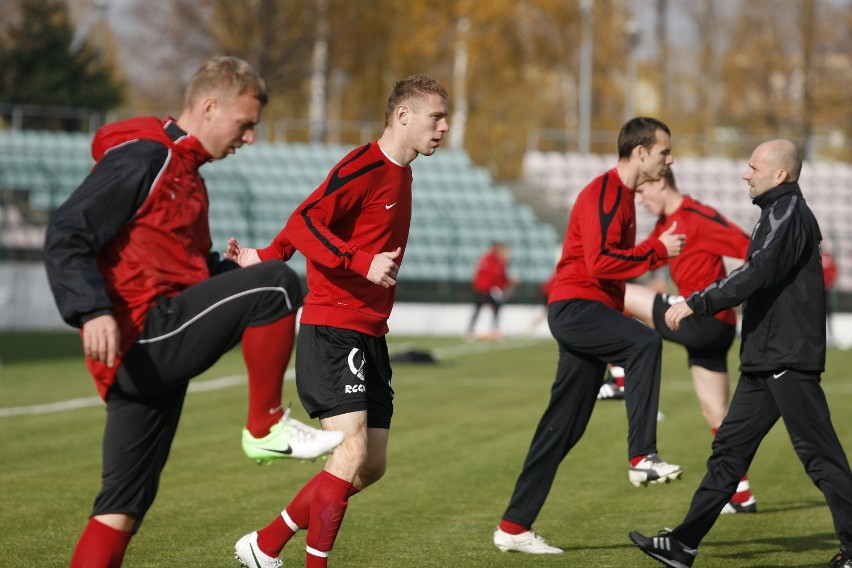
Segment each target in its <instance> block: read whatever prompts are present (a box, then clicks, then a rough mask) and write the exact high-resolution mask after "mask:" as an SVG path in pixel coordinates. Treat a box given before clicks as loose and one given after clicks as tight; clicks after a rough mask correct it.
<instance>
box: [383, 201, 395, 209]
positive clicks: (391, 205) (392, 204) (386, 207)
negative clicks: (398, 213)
mask: <svg viewBox="0 0 852 568" xmlns="http://www.w3.org/2000/svg"><path fill="white" fill-rule="evenodd" d="M394 205H396V202H394V203H391V204H390V205H385V209H390V208H391V207H393V206H394Z"/></svg>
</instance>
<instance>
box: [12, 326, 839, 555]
mask: <svg viewBox="0 0 852 568" xmlns="http://www.w3.org/2000/svg"><path fill="white" fill-rule="evenodd" d="M389 341H390V345H391V351H392V352H393V351H394V350H401V349H405V348H408V347H416V348H419V349H429V350H432V351H433V352H434V353H435V354H436V355H437V357H438V359H439V362H438V364H435V365H424V364H397V365H396V366H395V371H394V388H395V390H396V415H395V417H394V423H393V427H392V429H391V437H390V451H389V461H390V465H389V469H388V473H387V475H386V477H385V478H384V479H383V480H382V481H381V482H380V483H378V484H377V485H375V486H374V487H371V488H370V489H368V490H367V491H365V492H364V493H363V494H360V495H358V496H356V497H354V498H353V499H352V501H350V506H349V509H348V511H347V514H346V519H345V522H344V525H343V530H342V531H341V534H340V536H339V538H338V539H337V544H336V546H335V549H334V552H333V554H332V557H331V564H332V565H334V566H341V567H342V566H345V567H382V568H384V567H400V568H402V567H405V568H408V567H441V568H446V567H460V566H465V567H489V568H490V567H498V568H499V567H517V568H523V567H532V566H618V567H625V566H629V567H633V566H638V567H640V568H641V567H642V566H649V567H650V566H654V563H653V562H652V561H651V560H650V559H647V558H645V557H644V556H643V555H642V554H641V553H640V552H639V551H638V550H637V549H636V548H635V547H634V546H633V545H632V544H631V542H630V541H629V539H628V538H627V533H628V532H629V531H630V530H633V529H638V530H641V531H643V532H645V533H646V534H647V533H650V532H654V531H656V530H657V529H659V528H661V527H663V526H673V525H675V524H677V523H678V522H679V521H680V519H681V518H682V516H683V514H684V513H685V512H686V508H687V506H688V503H689V500H690V498H691V496H692V492H693V490H694V489H695V487H696V486H697V484H698V482H699V481H700V479H701V477H702V476H703V464H704V462H705V460H706V458H707V457H708V455H709V448H710V433H709V432H708V431H707V428H706V426H705V425H704V422H703V420H702V419H701V416H700V413H699V410H698V405H697V403H696V401H695V396H694V394H693V391H692V386H691V382H690V381H689V376H688V372H687V369H686V366H685V355H684V352H683V350H682V349H681V348H680V347H677V346H673V345H669V344H667V345H666V348H665V351H664V356H665V360H664V364H663V389H662V400H661V410H662V411H663V412H664V413H665V418H664V420H663V421H662V422H661V423H660V427H659V433H658V441H659V448H660V452H661V454H662V455H663V457H665V458H666V459H668V460H670V461H672V462H675V463H680V464H682V465H684V466H685V467H686V472H685V475H684V479H683V480H682V481H679V482H676V483H673V484H669V485H666V486H662V487H648V488H642V489H636V488H634V487H633V486H632V485H630V484H629V483H628V481H627V462H626V417H625V412H624V405H623V403H620V402H611V401H605V402H601V403H599V404H598V406H597V407H596V409H595V414H594V416H593V417H592V421H591V424H590V425H589V429H588V431H587V432H586V435H585V437H584V438H583V440H581V442H580V443H579V444H578V446H577V447H576V448H575V449H574V450H573V451H572V452H571V453H570V454H569V456H568V458H567V459H566V460H565V461H564V462H563V464H562V467H561V469H560V471H559V475H558V477H557V479H556V483H555V486H554V489H553V491H552V493H551V495H550V498H549V499H548V502H547V504H546V505H545V508H544V510H543V511H542V513H541V515H540V517H539V519H538V521H537V522H536V524H535V529H536V530H537V531H538V532H539V533H541V534H543V535H544V536H545V537H546V538H547V539H548V542H550V543H551V544H553V545H556V546H560V547H563V548H565V549H566V552H565V554H562V555H558V556H547V557H541V556H529V555H520V554H506V553H500V552H499V551H498V550H497V549H496V548H494V546H493V545H492V544H491V534H492V532H493V530H494V527H495V525H496V523H497V522H498V521H499V518H500V515H501V513H502V512H503V509H504V508H505V506H506V504H507V502H508V499H509V495H510V492H511V491H512V487H513V484H514V482H515V479H516V476H517V474H518V471H519V469H520V467H521V463H522V460H523V458H524V455H525V453H526V449H527V446H528V444H529V441H530V438H531V436H532V432H533V429H534V427H535V425H536V422H537V420H538V418H539V416H540V414H541V412H542V411H543V409H544V405H545V403H546V400H547V398H548V394H549V387H550V383H551V380H552V376H553V371H554V367H555V361H556V347H555V344H554V343H553V342H552V341H549V340H529V341H522V340H507V341H503V342H499V343H477V344H464V343H462V342H461V341H460V340H459V339H457V338H412V337H393V336H391V337H390V338H389ZM78 351H79V345H78V339H77V337H76V336H75V335H74V334H21V333H19V334H8V333H7V334H0V360H2V365H3V366H2V370H0V432H2V442H1V443H2V452H0V566H2V567H5V568H12V567H25V566H26V567H30V566H35V565H38V566H43V567H60V566H67V562H68V559H69V558H70V554H71V551H72V549H73V546H74V544H75V542H76V539H77V537H78V535H79V532H80V530H81V529H82V527H83V526H84V524H85V522H86V518H87V515H88V512H89V510H90V507H91V502H92V499H93V498H94V495H95V493H96V491H97V489H98V485H99V476H100V439H101V431H102V428H103V421H104V411H103V407H102V406H99V405H91V406H87V405H86V404H83V405H81V406H82V407H81V408H77V409H73V410H64V411H60V412H50V413H43V414H31V413H29V414H26V413H25V414H17V412H18V411H17V410H10V409H13V408H16V409H17V408H19V407H28V406H31V405H44V404H46V403H54V402H61V401H67V400H73V399H79V398H83V399H90V398H91V397H93V396H94V388H93V386H92V384H91V380H90V379H89V377H88V375H87V373H86V371H85V368H84V366H83V363H82V360H81V358H80V357H79V355H78ZM732 363H733V364H734V368H735V364H736V361H735V359H734V358H733V357H732ZM850 368H852V353H850V352H843V351H836V350H835V351H831V352H830V353H829V360H828V370H827V372H826V373H825V375H824V377H823V385H824V388H825V391H826V393H827V394H828V397H829V401H830V404H831V408H832V411H833V416H834V424H835V427H836V428H837V430H838V433H839V435H840V437H841V440H842V442H843V444H844V447H845V448H846V449H847V451H852V420H850V419H849V416H852V382H850V378H849V376H848V370H849V369H850ZM242 374H243V365H242V360H241V356H240V354H239V351H234V352H231V353H229V354H228V355H226V356H225V357H224V358H223V359H222V360H221V361H220V362H219V363H218V364H217V365H216V366H215V367H214V368H213V369H211V370H210V371H209V372H207V373H206V374H205V375H204V376H202V377H199V378H197V379H195V380H194V381H193V383H194V384H196V385H203V384H205V383H206V384H207V385H217V384H219V383H216V382H211V381H212V380H214V379H216V378H220V377H233V376H241V375H242ZM235 382H238V381H235ZM285 397H286V398H287V399H291V400H293V408H294V414H295V415H297V416H298V417H300V418H302V419H304V418H305V417H304V413H303V412H302V410H301V407H300V405H299V404H298V399H297V397H296V394H295V388H294V382H293V380H292V379H288V382H287V385H286V387H285ZM245 401H246V389H245V386H243V385H242V384H237V385H235V386H230V387H225V388H218V389H211V390H207V391H204V392H195V393H194V394H191V395H190V396H189V397H188V398H187V402H186V406H185V410H184V413H183V419H182V422H181V426H180V429H179V432H178V435H177V439H176V440H175V443H174V446H173V449H172V454H171V457H170V460H169V463H168V464H167V466H166V469H165V471H164V474H163V479H162V485H161V488H160V493H159V496H158V498H157V501H156V503H155V504H154V507H153V508H152V510H151V511H150V513H149V515H148V517H147V519H146V521H145V524H144V526H143V528H142V530H141V531H140V533H139V534H138V536H137V537H136V538H135V539H134V540H133V542H132V544H131V546H130V548H129V550H128V554H127V557H126V558H125V563H124V565H125V566H126V567H127V568H142V567H163V566H181V567H183V566H217V567H218V566H225V567H228V566H231V567H235V566H236V562H235V561H233V559H232V550H233V544H234V542H235V541H236V539H237V538H239V537H240V536H242V535H243V534H244V533H246V532H248V531H250V530H254V529H257V528H260V527H262V526H263V525H265V524H266V523H267V522H268V521H269V520H271V518H272V517H273V516H274V515H276V514H277V513H279V512H280V511H281V509H282V508H283V507H284V506H285V505H286V504H287V502H288V501H289V499H290V497H291V496H292V495H293V493H294V492H295V491H296V490H297V489H298V488H299V487H300V486H301V485H302V484H303V483H304V482H305V481H306V480H308V479H309V478H310V477H311V476H313V475H314V474H315V473H316V472H317V471H318V470H319V469H320V468H321V467H322V464H321V462H319V461H317V462H316V463H298V462H297V463H293V462H278V463H275V464H273V465H271V466H268V467H266V466H264V467H259V466H257V465H255V464H254V463H252V462H250V461H249V460H247V459H246V458H245V457H244V456H243V454H242V451H241V449H240V445H239V434H240V429H241V428H242V426H243V423H244V413H245ZM87 402H88V400H84V403H87ZM750 479H751V483H752V488H753V490H754V491H755V493H756V495H757V497H758V504H759V508H760V512H759V513H758V514H757V515H742V516H725V517H722V518H720V519H719V521H718V522H717V523H716V526H715V527H714V529H713V530H712V531H711V533H710V534H709V535H708V537H707V539H706V540H705V542H704V544H703V545H702V547H701V550H700V553H699V557H698V562H697V566H708V567H709V566H725V567H745V566H748V567H767V568H768V567H779V566H796V567H804V566H824V565H825V564H826V563H827V562H828V560H829V559H830V558H831V556H832V554H834V553H835V552H836V550H837V542H836V538H835V536H834V531H833V527H832V523H831V518H830V515H829V512H828V509H827V508H826V507H825V504H824V501H823V499H822V495H821V493H820V492H819V491H818V490H817V489H816V488H815V487H814V486H813V485H812V484H811V482H810V480H809V479H808V478H807V476H806V475H805V473H804V471H803V468H802V466H801V464H800V463H799V461H798V460H797V458H796V456H795V454H794V453H793V450H792V448H791V445H790V442H789V440H788V439H787V435H786V431H785V430H784V428H783V425H781V424H779V425H776V427H775V429H773V431H772V432H771V433H770V435H769V436H768V437H767V439H766V440H765V441H764V443H763V446H762V447H761V450H760V451H759V452H758V455H757V458H756V460H755V462H754V464H753V467H752V469H751V471H750ZM303 557H304V534H299V535H297V536H296V537H295V539H294V540H293V541H292V542H291V543H290V545H289V546H288V547H287V548H286V549H285V550H284V553H283V554H282V559H283V560H284V562H285V566H291V567H292V566H302V565H303Z"/></svg>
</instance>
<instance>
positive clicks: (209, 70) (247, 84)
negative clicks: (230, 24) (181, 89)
mask: <svg viewBox="0 0 852 568" xmlns="http://www.w3.org/2000/svg"><path fill="white" fill-rule="evenodd" d="M211 93H216V94H218V95H220V96H222V97H223V98H224V99H226V100H227V99H231V98H236V97H238V96H240V95H242V94H245V93H251V94H252V95H253V96H254V97H255V98H257V100H259V101H260V104H261V105H265V104H266V103H267V101H268V100H269V95H268V94H267V92H266V82H265V81H264V80H263V79H261V77H260V75H259V74H258V73H257V71H256V70H255V69H254V67H252V66H251V65H249V63H248V62H246V61H244V60H242V59H239V58H237V57H231V56H221V57H214V58H212V59H210V60H208V61H207V62H205V63H204V64H203V65H202V66H201V67H199V68H198V70H197V71H196V72H195V74H194V75H193V76H192V78H191V79H190V80H189V84H188V85H187V87H186V94H185V96H184V105H185V106H187V107H189V106H192V105H194V104H195V103H196V102H198V100H199V99H201V98H202V97H203V96H205V95H209V94H211Z"/></svg>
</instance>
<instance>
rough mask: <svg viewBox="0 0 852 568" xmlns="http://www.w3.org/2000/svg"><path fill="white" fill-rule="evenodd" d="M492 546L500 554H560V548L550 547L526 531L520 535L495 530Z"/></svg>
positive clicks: (533, 533) (533, 532)
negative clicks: (500, 552) (498, 550)
mask: <svg viewBox="0 0 852 568" xmlns="http://www.w3.org/2000/svg"><path fill="white" fill-rule="evenodd" d="M494 546H496V547H497V548H499V549H500V550H501V551H502V552H525V553H527V554H562V552H563V550H562V549H561V548H556V547H555V546H550V545H549V544H547V543H546V542H544V539H543V538H541V537H540V536H538V535H537V534H535V531H527V532H524V533H521V534H509V533H507V532H505V531H501V530H500V529H497V530H496V531H494Z"/></svg>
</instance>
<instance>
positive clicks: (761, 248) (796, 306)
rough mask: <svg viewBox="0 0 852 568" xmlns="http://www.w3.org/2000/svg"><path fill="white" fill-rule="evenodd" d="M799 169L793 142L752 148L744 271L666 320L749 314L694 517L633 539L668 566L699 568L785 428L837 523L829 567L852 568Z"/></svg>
mask: <svg viewBox="0 0 852 568" xmlns="http://www.w3.org/2000/svg"><path fill="white" fill-rule="evenodd" d="M801 167H802V161H801V158H800V157H799V153H798V150H797V149H796V146H795V145H794V144H793V143H792V142H790V141H789V140H771V141H769V142H764V143H763V144H761V145H759V146H758V147H757V148H755V150H754V152H753V153H752V155H751V159H750V160H749V163H748V170H747V171H746V173H745V175H743V179H745V180H746V181H747V182H748V185H749V188H750V192H749V194H750V196H751V198H752V199H753V202H754V204H755V205H758V206H759V207H760V208H761V214H760V219H759V220H758V222H757V225H756V226H755V228H754V231H753V232H752V237H751V244H750V245H749V249H748V256H747V258H746V262H745V264H744V265H743V266H741V267H740V268H738V269H736V270H734V271H732V272H731V273H730V274H729V275H728V276H727V277H726V278H723V279H721V280H719V281H717V282H715V283H713V284H711V285H710V286H708V287H707V288H705V289H704V290H703V291H701V292H696V293H694V294H693V295H692V296H690V297H689V298H688V299H687V300H686V301H685V302H680V303H678V304H675V305H674V306H672V307H671V308H669V310H668V312H666V324H667V325H668V326H669V327H670V328H672V329H678V328H679V327H680V322H681V320H682V319H683V318H685V317H688V316H689V315H691V314H693V313H697V314H705V315H712V314H713V313H715V312H718V311H720V310H723V309H725V308H729V307H732V306H736V305H738V304H740V303H742V304H743V322H742V346H741V348H740V361H741V363H740V373H741V376H740V380H739V383H738V384H737V389H736V392H735V393H734V397H733V400H732V401H731V406H730V409H729V411H728V415H727V417H726V418H725V420H724V421H723V422H722V425H721V427H720V428H719V433H718V434H717V435H716V438H715V440H714V443H713V453H712V455H711V456H710V459H709V460H708V461H707V474H706V476H705V477H704V480H703V481H702V482H701V485H699V487H698V489H697V490H696V492H695V495H694V496H693V499H692V504H691V506H690V508H689V512H688V513H687V515H686V518H685V519H684V520H683V522H682V523H681V524H680V525H679V526H678V527H676V528H675V529H674V530H671V531H661V533H660V534H659V535H658V536H656V537H651V538H649V537H646V536H644V535H642V534H640V533H638V532H635V531H634V532H631V533H630V538H631V539H632V540H633V542H634V543H636V545H637V546H638V547H639V548H640V549H641V550H642V551H643V552H645V553H646V554H648V555H649V556H651V557H653V558H655V559H657V560H659V561H660V562H662V563H663V564H665V565H667V566H675V567H684V566H692V563H693V561H694V559H695V555H696V553H697V549H698V545H699V543H700V542H701V540H702V539H703V538H704V536H705V535H706V534H707V533H708V532H709V531H710V529H711V528H712V526H713V524H714V523H715V522H716V518H717V517H718V516H719V512H720V511H721V510H722V508H723V507H724V506H725V503H727V502H728V501H729V499H730V498H731V495H733V494H734V492H735V491H736V487H737V483H738V482H739V480H740V478H741V477H742V475H743V474H744V473H745V472H746V470H747V469H748V467H749V465H750V464H751V461H752V459H753V458H754V455H755V453H756V452H757V448H758V446H759V445H760V442H761V441H762V440H763V438H764V437H765V436H766V434H767V433H768V432H769V430H770V429H771V428H772V426H773V425H774V424H775V423H776V422H777V421H778V419H779V418H783V419H784V424H785V426H786V427H787V431H788V433H789V435H790V439H791V440H792V442H793V448H794V449H795V450H796V454H797V455H798V456H799V459H800V460H801V461H802V463H803V464H804V466H805V470H806V471H807V474H808V475H809V476H810V478H811V480H813V482H814V484H815V485H816V486H817V487H819V489H820V490H821V491H822V492H823V494H824V495H825V500H826V502H827V503H828V508H829V510H830V511H831V515H832V518H833V520H834V528H835V531H836V533H837V536H838V538H839V540H840V553H839V554H837V555H836V556H835V557H834V558H833V559H832V561H831V563H830V564H829V566H831V567H834V568H852V472H850V469H849V461H848V459H847V457H846V453H845V452H844V450H843V447H842V446H841V444H840V440H839V439H838V437H837V434H836V433H835V431H834V426H833V425H832V423H831V416H830V413H829V408H828V404H827V402H826V399H825V393H824V392H823V390H822V388H821V387H820V374H821V373H822V371H824V370H825V288H824V285H823V273H822V261H821V258H820V241H821V240H822V235H821V233H820V229H819V225H818V224H817V221H816V218H815V217H814V215H813V213H812V212H811V210H810V208H808V205H807V203H805V200H804V198H803V197H802V192H801V190H800V189H799V185H798V183H797V182H798V178H799V172H800V171H801Z"/></svg>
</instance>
